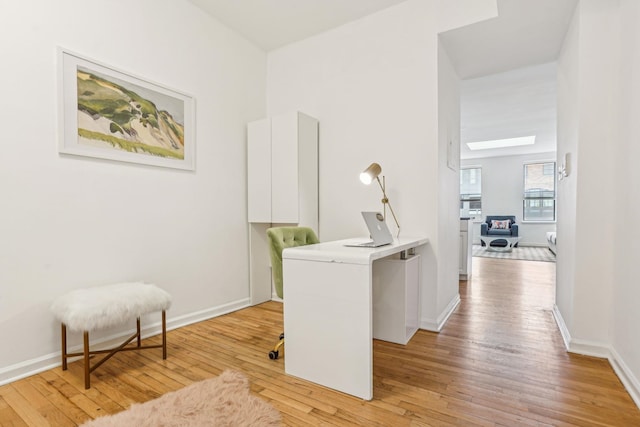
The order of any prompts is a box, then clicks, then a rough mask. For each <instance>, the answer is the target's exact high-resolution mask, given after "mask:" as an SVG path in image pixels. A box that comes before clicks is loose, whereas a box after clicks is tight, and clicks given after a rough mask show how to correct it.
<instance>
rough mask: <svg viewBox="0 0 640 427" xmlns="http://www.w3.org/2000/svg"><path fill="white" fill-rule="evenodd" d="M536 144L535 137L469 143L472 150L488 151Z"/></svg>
mask: <svg viewBox="0 0 640 427" xmlns="http://www.w3.org/2000/svg"><path fill="white" fill-rule="evenodd" d="M535 142H536V137H535V135H533V136H522V137H519V138H508V139H495V140H492V141H478V142H467V147H469V149H470V150H487V149H490V148H505V147H518V146H520V145H533V144H534V143H535Z"/></svg>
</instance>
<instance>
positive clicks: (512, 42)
mask: <svg viewBox="0 0 640 427" xmlns="http://www.w3.org/2000/svg"><path fill="white" fill-rule="evenodd" d="M190 1H191V2H192V3H193V4H195V5H196V6H198V7H200V8H201V9H203V10H204V11H205V12H207V13H208V14H210V15H212V16H213V17H214V18H216V19H217V20H219V21H220V22H222V23H223V24H225V25H227V26H228V27H230V28H233V29H234V30H235V31H237V32H238V33H240V34H242V35H243V36H244V37H246V38H247V39H248V40H250V41H251V42H253V43H254V44H256V45H257V46H259V47H261V48H262V49H264V50H266V51H269V50H273V49H277V48H279V47H282V46H284V45H287V44H290V43H294V42H296V41H299V40H302V39H305V38H308V37H311V36H313V35H316V34H319V33H322V32H324V31H328V30H330V29H332V28H335V27H338V26H340V25H343V24H345V23H347V22H350V21H353V20H356V19H360V18H362V17H364V16H366V15H369V14H372V13H375V12H377V11H379V10H382V9H385V8H387V7H391V6H394V5H396V4H399V3H402V2H403V1H404V0H233V1H231V0H190ZM441 1H452V0H441ZM577 2H578V0H497V6H498V17H496V18H493V19H489V20H486V21H482V22H479V23H476V24H473V25H469V26H466V27H462V28H458V29H454V30H450V31H447V32H444V33H442V34H441V35H440V38H441V40H442V43H443V45H444V46H445V49H446V51H447V54H448V56H449V58H450V59H451V62H452V63H453V65H454V68H455V69H456V71H457V73H458V75H459V76H460V78H461V79H463V81H462V83H461V135H460V140H461V149H460V152H461V158H463V159H468V158H477V157H489V156H500V155H516V154H528V153H532V152H537V153H539V152H550V151H555V149H556V136H555V135H556V88H555V81H556V76H555V66H554V62H555V61H556V59H557V57H558V53H559V52H560V49H561V46H562V42H563V39H564V35H565V33H566V30H567V28H568V25H569V23H570V21H571V17H572V15H573V11H574V9H575V6H576V4H577ZM540 64H547V65H546V66H545V65H540ZM529 135H536V144H535V145H533V146H525V147H514V148H502V149H493V150H478V151H470V150H469V149H468V147H467V146H466V144H465V143H466V142H470V141H486V140H494V139H506V138H514V137H520V136H529Z"/></svg>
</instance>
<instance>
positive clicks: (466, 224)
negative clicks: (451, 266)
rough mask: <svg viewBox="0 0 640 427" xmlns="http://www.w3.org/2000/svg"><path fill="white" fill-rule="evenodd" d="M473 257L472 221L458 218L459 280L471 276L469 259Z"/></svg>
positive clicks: (467, 278)
mask: <svg viewBox="0 0 640 427" xmlns="http://www.w3.org/2000/svg"><path fill="white" fill-rule="evenodd" d="M472 259H473V222H472V221H471V220H468V219H461V220H460V280H469V277H471V260H472Z"/></svg>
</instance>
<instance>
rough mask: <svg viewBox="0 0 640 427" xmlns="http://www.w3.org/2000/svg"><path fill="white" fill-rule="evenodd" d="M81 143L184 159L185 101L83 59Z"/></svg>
mask: <svg viewBox="0 0 640 427" xmlns="http://www.w3.org/2000/svg"><path fill="white" fill-rule="evenodd" d="M77 84H78V92H77V93H78V144H82V145H89V146H93V147H99V148H109V149H113V150H122V151H126V152H129V153H136V154H140V155H149V156H157V157H162V158H167V159H179V160H183V159H184V156H185V138H184V121H185V120H184V114H185V113H184V111H185V110H184V108H185V107H184V101H183V100H181V99H178V98H175V97H172V96H170V95H167V94H164V93H160V92H157V91H154V90H152V89H149V88H145V87H142V86H139V85H136V84H133V83H131V82H126V81H124V80H121V79H118V78H116V77H112V76H108V75H105V74H101V73H99V72H97V71H95V70H91V69H89V68H86V67H83V66H80V65H78V67H77Z"/></svg>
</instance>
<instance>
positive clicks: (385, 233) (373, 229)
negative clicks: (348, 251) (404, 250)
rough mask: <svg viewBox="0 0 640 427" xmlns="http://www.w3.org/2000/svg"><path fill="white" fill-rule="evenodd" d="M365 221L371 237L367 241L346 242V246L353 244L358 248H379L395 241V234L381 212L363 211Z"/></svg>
mask: <svg viewBox="0 0 640 427" xmlns="http://www.w3.org/2000/svg"><path fill="white" fill-rule="evenodd" d="M362 217H363V218H364V222H365V223H366V224H367V228H368V229H369V234H370V235H371V239H372V240H369V241H366V242H357V243H356V242H351V243H347V244H345V246H352V247H358V248H377V247H379V246H384V245H388V244H391V243H393V236H392V235H391V232H390V231H389V227H387V223H386V222H385V221H384V217H383V216H382V214H381V213H380V212H362Z"/></svg>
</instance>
